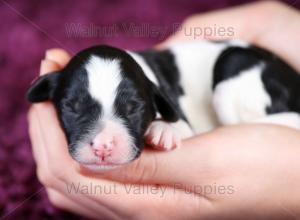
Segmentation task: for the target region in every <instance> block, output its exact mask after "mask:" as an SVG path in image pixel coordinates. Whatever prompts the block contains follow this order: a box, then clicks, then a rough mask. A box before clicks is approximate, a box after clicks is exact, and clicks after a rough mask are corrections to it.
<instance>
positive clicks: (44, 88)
mask: <svg viewBox="0 0 300 220" xmlns="http://www.w3.org/2000/svg"><path fill="white" fill-rule="evenodd" d="M58 76H59V72H53V73H49V74H46V75H43V76H41V77H39V78H38V79H37V80H36V81H35V82H34V83H33V84H32V85H31V87H30V88H29V89H28V91H27V94H26V97H27V100H28V101H30V102H43V101H47V100H51V99H52V98H53V93H54V90H55V88H56V86H57V83H58Z"/></svg>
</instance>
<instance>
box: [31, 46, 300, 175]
mask: <svg viewBox="0 0 300 220" xmlns="http://www.w3.org/2000/svg"><path fill="white" fill-rule="evenodd" d="M299 86H300V76H299V75H298V74H297V73H296V71H294V70H293V69H292V68H291V67H289V66H288V65H287V64H286V63H284V62H283V61H282V60H280V59H279V58H278V57H276V56H275V55H273V54H271V53H269V52H267V51H265V50H262V49H259V48H256V47H252V46H249V45H247V44H246V43H242V42H234V41H228V42H207V41H200V42H193V43H184V44H179V45H174V46H172V47H170V48H169V49H167V50H163V51H154V50H148V51H142V52H130V51H124V50H120V49H117V48H113V47H110V46H96V47H92V48H88V49H85V50H83V51H81V52H80V53H78V54H77V55H75V56H74V57H73V58H72V59H71V61H70V62H69V63H68V64H67V66H66V67H65V68H64V69H62V70H61V71H59V72H54V73H50V74H47V75H44V76H41V77H40V78H39V79H38V80H37V81H35V82H34V83H33V85H32V86H31V88H30V89H29V91H28V93H27V98H28V100H29V101H30V102H42V101H47V100H50V101H52V102H53V103H54V105H55V107H56V110H57V113H58V118H59V120H60V123H61V126H62V128H63V130H64V132H65V134H66V137H67V141H68V144H69V152H70V154H71V156H72V157H73V158H74V159H75V160H76V161H78V162H79V163H80V164H81V165H83V166H85V167H87V168H88V169H91V170H94V171H97V170H103V169H111V168H114V167H116V166H119V165H122V164H126V163H128V162H130V161H132V160H134V159H135V158H137V157H138V156H139V154H140V153H141V150H142V148H143V146H144V144H145V143H147V144H149V145H151V146H153V147H155V148H158V149H162V150H170V149H174V148H176V147H178V146H180V142H181V139H182V138H184V137H189V136H191V135H192V134H193V133H194V132H196V133H200V132H204V131H208V130H210V129H213V128H215V127H216V126H219V125H221V124H223V125H226V124H236V123H243V122H268V123H276V124H284V125H287V126H291V127H295V128H300V117H299V114H298V113H299V112H300V106H299V103H300V102H299V98H298V97H299V88H300V87H299Z"/></svg>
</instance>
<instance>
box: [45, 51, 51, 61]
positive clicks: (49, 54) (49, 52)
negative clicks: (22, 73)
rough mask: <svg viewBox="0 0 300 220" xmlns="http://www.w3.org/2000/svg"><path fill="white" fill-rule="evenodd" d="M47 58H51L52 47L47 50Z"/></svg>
mask: <svg viewBox="0 0 300 220" xmlns="http://www.w3.org/2000/svg"><path fill="white" fill-rule="evenodd" d="M45 58H46V59H49V60H51V49H48V50H46V52H45Z"/></svg>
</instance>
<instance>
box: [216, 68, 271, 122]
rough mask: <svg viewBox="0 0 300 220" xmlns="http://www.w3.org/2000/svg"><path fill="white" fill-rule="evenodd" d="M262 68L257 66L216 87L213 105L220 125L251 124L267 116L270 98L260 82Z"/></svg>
mask: <svg viewBox="0 0 300 220" xmlns="http://www.w3.org/2000/svg"><path fill="white" fill-rule="evenodd" d="M263 68H264V66H263V65H257V66H255V67H252V68H250V69H248V70H244V71H242V72H241V73H240V74H239V75H237V76H235V77H233V78H230V79H227V80H225V81H223V82H221V83H219V84H218V85H217V86H216V88H215V92H214V96H213V104H214V108H215V110H216V113H217V115H218V118H219V120H220V122H221V123H222V124H224V125H226V124H237V123H244V122H251V121H253V120H256V119H258V118H263V117H265V116H266V115H267V113H266V107H267V106H268V105H270V104H271V98H270V96H269V94H268V93H267V92H266V90H265V88H264V85H263V83H262V80H261V72H262V70H263Z"/></svg>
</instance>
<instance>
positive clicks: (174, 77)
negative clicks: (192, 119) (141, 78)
mask: <svg viewBox="0 0 300 220" xmlns="http://www.w3.org/2000/svg"><path fill="white" fill-rule="evenodd" d="M138 54H139V55H141V56H142V57H143V58H144V60H145V61H146V63H147V64H148V66H149V67H150V68H151V69H152V71H153V73H154V74H155V76H156V78H157V79H158V82H159V85H160V87H159V88H158V89H159V90H160V91H161V92H162V93H163V94H165V96H166V97H169V99H170V100H171V102H172V103H173V104H174V109H176V110H177V112H178V114H179V115H180V118H182V119H183V120H185V121H187V119H186V116H185V115H184V113H183V111H182V109H181V107H180V105H179V97H180V96H182V95H183V94H184V91H183V88H182V87H181V85H180V73H179V70H178V68H177V65H176V61H175V57H174V55H173V54H172V53H171V51H169V50H162V51H155V50H147V51H141V52H139V53H138ZM177 120H178V118H177V119H176V120H174V121H177Z"/></svg>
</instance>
